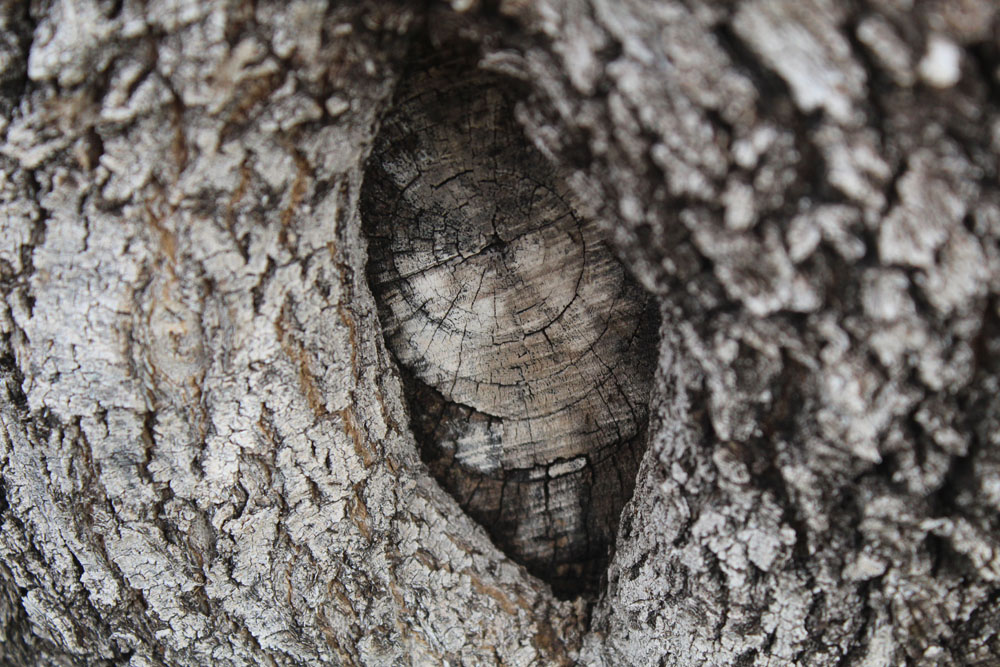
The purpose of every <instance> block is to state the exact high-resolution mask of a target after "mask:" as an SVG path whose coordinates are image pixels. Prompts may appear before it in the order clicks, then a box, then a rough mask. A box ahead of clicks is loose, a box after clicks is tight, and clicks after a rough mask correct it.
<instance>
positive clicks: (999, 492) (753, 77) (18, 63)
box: [0, 0, 1000, 666]
mask: <svg viewBox="0 0 1000 667" xmlns="http://www.w3.org/2000/svg"><path fill="white" fill-rule="evenodd" d="M998 34H1000V17H998V15H997V11H996V9H994V6H993V3H991V2H989V1H988V0H962V1H961V2H947V1H944V0H940V1H932V0H923V1H920V2H910V1H904V0H881V1H875V0H871V1H869V2H861V1H859V2H853V3H848V4H839V3H835V2H832V1H831V0H826V1H824V0H744V1H741V2H710V1H708V0H664V1H661V2H642V1H639V0H629V1H624V2H608V1H607V0H589V1H587V2H585V1H583V0H580V1H575V0H540V1H538V2H530V3H529V2H522V1H520V0H507V1H501V2H499V3H485V2H483V3H480V2H477V0H453V2H452V3H451V4H450V5H444V4H431V5H429V6H428V5H426V4H424V3H412V4H407V3H403V2H401V1H400V2H381V1H380V2H375V1H374V0H372V1H371V2H356V3H342V4H333V5H332V6H328V4H327V3H324V2H318V1H316V2H312V1H308V0H302V1H299V2H291V3H270V2H259V3H256V4H250V3H226V2H223V1H221V0H219V1H217V2H201V3H187V4H186V3H179V2H171V1H167V0H163V1H152V2H148V3H145V4H140V3H135V2H132V1H131V0H129V1H126V2H118V3H116V2H102V1H99V0H63V1H61V2H59V1H55V0H53V1H52V2H45V1H41V0H39V1H37V2H32V3H30V4H28V3H17V2H7V3H3V4H0V108H2V110H3V116H2V118H0V132H2V144H0V207H2V212H0V295H2V297H3V298H2V301H0V387H2V390H0V426H2V428H0V626H2V628H3V629H2V632H0V662H5V663H10V664H58V665H64V664H65V665H72V664H129V665H136V666H138V665H159V664H169V665H186V664H192V665H196V664H205V663H212V664H233V665H241V664H282V665H284V664H318V663H331V664H518V665H528V664H573V663H581V664H608V665H618V664H636V665H657V664H664V665H689V664H717V665H730V664H739V665H751V664H753V665H757V664H760V665H765V664H803V665H833V664H851V665H853V664H858V665H885V664H946V665H947V664H956V665H959V664H992V663H994V662H996V661H998V660H1000V639H998V637H997V622H998V619H1000V584H998V582H997V579H998V577H1000V555H998V554H1000V544H998V534H1000V533H998V518H997V517H998V510H1000V453H998V452H1000V442H998V441H1000V423H998V415H1000V398H998V390H1000V361H998V359H1000V356H998V353H1000V310H998V308H1000V306H998V301H997V298H996V295H997V293H998V290H1000V246H998V239H1000V197H998V184H997V177H998V168H997V154H998V152H1000V114H998V101H1000V80H998V67H1000V38H998ZM417 43H429V44H430V45H431V46H432V48H433V49H440V50H447V49H450V48H453V47H454V45H456V44H462V45H463V48H475V49H477V50H478V56H477V62H478V66H479V67H480V68H482V69H483V70H484V71H489V72H492V74H491V75H490V79H491V80H495V81H497V82H498V83H497V84H495V85H497V86H501V85H507V84H504V83H503V82H504V81H507V82H508V83H509V85H510V86H511V88H510V90H514V91H518V94H520V93H523V95H522V96H521V97H520V100H519V102H518V103H517V107H516V118H517V120H518V122H519V123H520V124H521V126H523V128H524V131H525V133H526V136H527V137H528V138H529V139H530V141H531V142H532V143H533V144H534V146H535V147H536V148H537V150H539V151H540V152H541V154H542V155H543V156H544V157H545V158H546V159H547V160H548V162H549V164H550V166H551V168H552V170H553V171H554V173H555V174H556V175H557V176H558V178H559V179H560V180H561V185H560V187H563V188H565V189H566V190H567V192H569V193H571V194H570V197H571V198H572V201H573V202H574V204H575V206H576V208H577V214H578V215H579V216H580V217H581V218H582V219H586V220H587V221H589V223H588V224H590V223H592V224H594V225H596V226H597V227H599V228H600V229H601V230H603V234H604V235H605V238H606V239H607V242H608V244H609V246H610V247H611V248H613V250H614V252H615V253H616V254H617V255H618V257H619V258H620V259H621V260H622V262H623V263H624V265H625V266H626V267H627V268H628V270H629V271H630V272H631V274H632V275H633V276H634V278H635V280H636V281H638V283H639V284H641V285H642V286H643V287H644V288H645V290H646V291H647V292H648V293H649V294H650V295H652V298H654V299H655V301H656V304H657V305H658V308H659V310H660V317H661V325H660V330H659V332H658V336H657V342H656V345H657V354H658V358H657V361H656V368H655V377H654V379H653V382H652V388H651V391H650V398H649V415H650V416H649V425H648V446H647V448H646V451H645V454H644V456H643V458H642V462H641V464H640V466H639V470H638V474H637V476H636V478H635V492H634V495H633V497H632V499H631V500H630V501H629V502H628V503H627V504H626V505H625V509H624V510H623V512H622V515H621V522H620V526H619V530H618V534H617V538H616V540H615V546H614V554H613V556H612V558H611V560H610V563H609V564H608V566H607V570H606V572H605V574H604V577H603V580H602V586H601V590H600V591H599V592H598V595H597V596H596V598H590V597H586V596H582V597H577V598H573V599H569V600H563V599H560V598H558V597H556V596H554V595H553V594H552V590H551V588H550V586H549V584H548V583H546V582H544V581H542V580H539V579H537V578H535V577H534V576H532V575H531V574H529V573H528V572H527V571H526V570H525V569H524V568H523V567H522V566H520V565H518V564H517V562H515V561H514V560H512V559H511V558H509V557H508V556H507V555H505V554H504V553H503V552H502V551H501V550H499V549H498V548H497V547H496V546H494V544H493V543H492V541H491V539H490V536H489V534H488V533H487V531H486V530H484V528H483V527H481V526H479V525H478V524H477V523H476V522H475V521H473V520H472V519H471V518H470V517H469V516H468V515H467V514H466V512H465V511H464V510H463V509H462V507H461V506H460V504H459V503H458V502H456V500H454V499H453V498H452V497H451V496H450V495H449V494H448V493H447V492H446V491H445V490H444V489H443V488H442V487H441V486H440V485H439V483H438V482H437V481H435V479H434V477H433V476H432V475H431V474H430V471H429V469H428V467H427V465H426V464H424V463H423V462H422V461H421V459H420V455H419V454H418V448H417V443H416V440H415V438H414V434H413V431H414V430H415V428H416V426H414V427H412V428H411V419H412V420H413V423H414V425H416V424H417V423H418V421H419V419H420V417H421V416H420V415H419V414H411V413H413V412H415V409H413V406H412V402H411V404H410V406H409V407H408V406H407V403H406V394H405V391H404V386H403V383H402V382H401V380H400V375H399V368H397V365H396V362H395V361H394V358H393V356H392V354H390V351H389V350H388V348H387V346H386V340H385V338H384V337H383V333H382V323H380V319H379V312H378V308H377V304H376V301H375V298H374V297H373V294H372V288H371V287H370V286H369V283H368V273H366V270H367V262H368V247H369V243H368V241H367V240H366V238H365V236H364V231H363V226H362V207H361V199H362V186H363V184H364V176H365V165H366V162H367V161H368V159H369V156H370V154H371V150H372V146H373V145H374V144H375V142H376V138H377V137H378V135H379V132H380V129H381V121H382V119H383V118H385V117H386V115H387V114H391V113H392V109H393V108H394V106H393V105H394V102H393V96H394V91H395V90H396V87H397V83H398V82H399V81H400V80H401V79H402V78H403V77H405V76H406V75H407V72H408V71H412V62H411V61H410V59H409V57H408V54H410V53H412V51H411V49H413V48H414V45H415V44H417ZM404 370H405V369H404Z"/></svg>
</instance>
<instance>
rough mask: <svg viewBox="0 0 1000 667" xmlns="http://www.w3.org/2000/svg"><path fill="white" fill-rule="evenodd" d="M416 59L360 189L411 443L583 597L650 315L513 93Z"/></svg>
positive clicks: (627, 473)
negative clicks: (537, 142)
mask: <svg viewBox="0 0 1000 667" xmlns="http://www.w3.org/2000/svg"><path fill="white" fill-rule="evenodd" d="M423 53H424V54H425V55H422V51H421V50H419V49H414V51H413V52H411V55H410V57H409V58H408V62H409V68H410V72H411V73H410V74H408V75H407V76H406V77H405V78H404V80H403V81H401V82H400V84H399V89H398V91H397V94H396V96H395V100H394V102H393V107H392V110H391V111H390V113H389V115H388V116H387V117H386V118H385V119H384V120H383V123H382V129H381V131H380V133H379V137H378V140H377V142H376V145H375V149H374V152H373V154H372V157H371V158H369V165H370V166H369V169H368V171H367V173H366V174H365V186H364V190H363V192H362V197H363V201H362V207H363V208H362V214H363V215H364V216H365V218H366V220H365V222H366V227H367V229H368V238H369V239H370V242H369V247H368V252H369V275H370V280H371V288H372V290H373V292H374V295H375V298H376V301H377V302H379V303H380V310H381V313H382V325H383V327H384V328H385V333H386V338H387V344H388V347H389V349H390V351H392V353H393V355H394V356H395V357H396V358H397V359H398V360H399V362H400V364H401V365H402V367H403V369H404V372H405V374H406V376H407V379H408V381H407V382H406V383H405V384H406V385H408V394H409V398H410V401H409V403H410V413H411V420H412V423H413V424H414V430H415V435H416V436H417V439H418V441H419V442H420V444H421V446H422V449H423V457H424V459H425V460H426V461H427V462H428V465H429V466H430V468H431V471H432V472H433V473H434V475H435V477H436V478H437V479H438V480H440V481H441V482H442V484H443V485H444V486H445V488H447V489H448V491H449V492H450V493H451V494H452V495H453V496H454V497H455V498H456V499H457V500H458V502H459V504H460V505H461V506H462V507H463V508H464V509H465V510H466V511H467V512H469V514H470V515H471V516H472V517H474V518H475V519H476V520H478V521H479V522H480V523H482V524H483V525H484V526H485V527H486V528H487V530H488V531H489V532H490V534H491V535H492V536H493V537H494V539H495V540H497V542H498V544H499V545H500V546H501V547H502V548H503V549H504V550H505V551H506V552H507V553H509V554H510V555H511V556H513V557H514V559H515V560H517V561H518V562H521V563H524V564H525V565H527V566H528V569H529V570H531V571H532V572H534V573H536V574H538V575H540V576H542V577H543V578H545V579H547V580H549V581H550V582H551V583H553V585H554V586H555V587H557V588H558V589H559V590H560V591H564V592H566V593H573V592H577V591H580V590H581V589H593V588H594V586H595V585H596V583H597V581H598V580H599V579H600V576H601V575H602V574H603V573H604V570H605V568H606V567H607V555H608V551H609V549H610V548H611V545H612V544H613V541H614V537H615V533H616V530H617V526H618V517H619V515H620V514H621V510H622V507H623V506H624V504H625V501H627V500H628V498H629V497H630V496H631V494H632V487H633V485H634V480H635V473H636V470H637V469H638V465H639V459H640V457H641V455H642V451H643V449H644V448H645V444H646V420H647V405H648V403H649V385H650V381H651V380H652V370H653V366H654V365H655V363H656V362H655V358H654V355H653V352H654V343H653V336H654V335H655V324H656V323H655V311H653V310H652V309H651V308H649V307H648V304H649V301H650V300H649V299H648V298H647V296H646V294H645V293H644V292H643V291H642V290H641V289H640V288H639V287H638V285H636V284H634V283H633V282H632V281H631V280H628V279H627V277H626V274H625V269H624V268H623V267H622V265H621V264H620V263H618V262H617V261H616V260H615V258H614V256H613V255H612V254H611V252H610V250H608V248H607V246H606V245H605V243H604V241H603V239H602V234H601V230H600V229H598V227H597V224H596V222H595V221H593V220H587V219H584V218H581V217H580V216H579V214H577V213H576V212H575V211H574V210H573V208H572V206H571V204H570V203H569V202H568V201H567V197H568V193H566V192H565V190H564V189H563V188H560V186H559V183H558V179H557V177H556V175H555V174H554V173H553V170H552V167H551V166H550V165H547V164H546V163H545V162H544V160H543V159H542V157H541V155H539V154H538V153H537V152H536V151H535V150H534V149H533V148H532V147H531V146H530V144H528V142H527V139H526V138H525V137H524V133H523V131H522V129H521V127H520V126H519V125H518V124H517V122H516V120H515V119H514V101H515V97H514V90H512V88H514V86H515V84H516V83H517V82H516V81H511V80H510V79H506V78H504V77H499V76H496V75H488V74H486V73H483V72H482V71H481V70H478V68H476V61H477V57H476V53H475V52H472V53H463V52H461V51H459V52H456V53H451V54H449V53H447V52H445V54H444V55H443V56H435V55H433V54H426V52H423Z"/></svg>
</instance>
